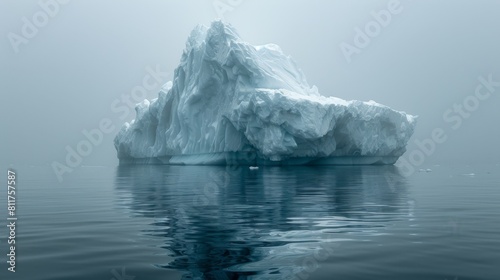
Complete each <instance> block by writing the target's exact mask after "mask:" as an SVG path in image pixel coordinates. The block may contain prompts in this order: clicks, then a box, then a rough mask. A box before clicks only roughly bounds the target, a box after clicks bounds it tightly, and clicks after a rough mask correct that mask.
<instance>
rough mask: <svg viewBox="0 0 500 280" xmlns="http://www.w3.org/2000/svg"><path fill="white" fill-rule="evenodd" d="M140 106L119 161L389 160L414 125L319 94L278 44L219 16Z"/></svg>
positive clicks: (367, 105)
mask: <svg viewBox="0 0 500 280" xmlns="http://www.w3.org/2000/svg"><path fill="white" fill-rule="evenodd" d="M136 112H137V118H136V119H135V120H134V121H132V122H131V123H130V124H129V123H125V125H124V126H123V127H122V129H121V130H120V132H119V133H118V135H117V136H116V138H115V147H116V150H117V153H118V158H119V159H120V161H121V162H141V161H143V162H150V163H152V162H158V163H165V164H231V163H238V164H307V163H310V164H357V163H359V164H376V163H379V164H390V163H394V162H395V161H396V160H397V158H398V157H399V156H401V155H402V154H403V153H404V152H405V147H406V144H407V142H408V140H409V138H410V137H411V135H412V134H413V131H414V128H415V124H416V121H415V120H416V118H415V117H414V116H411V115H408V114H406V113H403V112H398V111H395V110H392V109H390V108H389V107H386V106H383V105H380V104H377V103H375V102H373V101H370V102H361V101H344V100H341V99H338V98H334V97H324V96H321V95H319V93H318V91H317V88H316V87H310V86H309V85H308V83H307V81H306V78H305V77H304V74H303V73H302V72H301V71H300V69H299V68H298V67H297V66H296V64H295V62H294V61H293V60H292V59H291V58H290V57H289V56H287V55H285V54H283V52H282V51H281V50H280V48H279V47H278V46H276V45H264V46H252V45H250V44H248V43H246V42H243V41H242V40H241V39H240V37H239V36H238V34H237V33H236V31H235V30H234V29H233V28H232V27H231V26H229V25H227V24H225V23H223V22H220V21H215V22H213V23H212V24H211V26H210V28H206V27H204V26H198V27H197V28H195V29H194V30H193V31H192V33H191V35H190V36H189V39H188V41H187V45H186V49H185V51H184V53H183V55H182V58H181V62H180V65H179V66H178V67H177V69H176V70H175V74H174V80H173V82H169V83H167V84H166V85H165V86H164V87H163V89H162V90H161V91H160V93H159V94H158V98H157V99H154V100H151V101H148V100H144V101H143V102H142V103H140V104H138V105H137V107H136Z"/></svg>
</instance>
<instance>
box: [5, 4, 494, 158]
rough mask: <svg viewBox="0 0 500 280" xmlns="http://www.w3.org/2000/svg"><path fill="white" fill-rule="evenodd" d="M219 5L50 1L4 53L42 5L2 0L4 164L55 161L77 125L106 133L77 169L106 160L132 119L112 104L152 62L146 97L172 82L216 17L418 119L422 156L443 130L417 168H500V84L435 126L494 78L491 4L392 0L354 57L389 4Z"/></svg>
mask: <svg viewBox="0 0 500 280" xmlns="http://www.w3.org/2000/svg"><path fill="white" fill-rule="evenodd" d="M49 2H50V1H49ZM61 2H63V1H61ZM215 2H217V1H213V0H203V1H202V0H197V1H195V0H190V1H186V0H178V1H123V0H113V1H97V0H91V1H89V0H85V1H76V0H73V1H69V3H67V4H64V5H63V4H59V11H56V12H54V13H53V15H52V16H49V17H48V20H47V21H46V23H45V25H44V26H41V27H39V28H37V29H38V30H37V31H36V32H34V35H33V34H29V35H30V36H32V38H24V40H25V41H23V42H22V43H19V42H20V41H19V37H15V38H17V39H18V41H16V42H17V45H16V46H15V47H13V44H11V41H12V38H13V37H12V36H15V35H9V34H12V33H14V34H16V35H17V36H23V35H22V34H23V33H22V31H23V26H24V25H25V24H26V21H25V20H24V19H23V18H24V17H25V18H26V19H27V20H28V21H29V22H31V23H33V20H34V19H33V17H34V15H36V16H39V17H40V18H39V19H38V20H42V21H43V15H41V14H40V12H42V13H43V11H44V10H43V9H42V7H41V6H39V4H38V1H15V0H3V1H1V2H0V23H1V24H0V35H1V36H2V38H3V39H2V40H0V50H1V53H0V56H1V57H0V62H1V64H0V81H1V82H0V87H1V104H2V109H1V110H0V112H1V127H0V129H1V133H0V134H1V141H2V142H1V148H0V149H1V150H0V156H1V159H2V160H1V161H2V165H4V164H5V165H8V164H14V166H15V165H23V164H27V165H31V164H32V165H39V164H46V165H49V164H51V163H52V162H54V161H59V162H61V163H64V161H65V155H66V153H67V152H66V150H65V147H66V146H68V145H69V146H71V147H75V146H76V145H77V143H78V142H79V141H81V140H83V139H85V136H84V135H83V134H82V130H84V129H86V130H92V129H96V128H98V127H99V122H100V121H101V120H102V119H110V120H111V121H112V126H113V127H114V130H113V131H112V132H110V133H107V134H105V135H104V139H103V141H102V143H100V144H99V145H97V146H94V147H93V150H92V152H91V153H90V155H89V156H87V157H85V158H84V159H83V163H82V164H83V165H106V166H114V165H116V164H117V163H118V161H117V159H116V153H115V150H114V147H113V138H114V136H115V134H116V132H117V131H118V129H119V127H120V126H121V125H122V123H123V122H124V120H127V121H129V120H131V119H132V118H133V117H134V114H133V113H130V114H126V112H125V110H124V109H123V110H121V111H120V112H116V110H113V109H112V106H113V105H114V106H115V107H117V106H125V105H124V104H126V103H125V101H123V100H122V97H123V96H128V97H130V94H131V91H132V89H133V88H134V87H136V86H141V85H142V84H143V78H144V77H145V76H147V75H150V74H148V70H146V69H147V68H148V67H150V68H151V69H156V68H159V69H160V72H168V74H165V73H163V74H158V75H157V78H158V80H160V82H158V83H155V86H154V89H151V90H148V98H154V97H155V96H156V95H157V91H158V88H160V86H161V84H163V83H164V82H167V81H168V80H169V79H171V78H172V73H173V70H174V69H175V67H176V66H177V64H178V62H179V60H180V56H181V54H182V50H183V48H184V46H185V40H186V39H187V36H188V35H189V32H190V31H191V29H192V28H194V27H195V26H196V25H197V24H205V25H208V24H210V22H211V21H212V20H214V19H216V18H217V17H218V16H220V15H221V13H222V16H224V19H225V20H226V21H228V22H230V23H231V24H233V26H234V27H235V28H236V29H237V30H238V32H239V34H240V35H241V36H242V37H243V39H244V40H246V41H248V42H250V43H252V44H256V45H258V44H265V43H275V44H278V45H279V46H281V48H282V50H283V51H284V52H285V53H287V54H289V55H291V56H292V57H293V58H294V59H295V60H296V61H297V63H298V65H299V66H300V67H301V68H302V70H303V71H304V73H305V75H306V76H307V78H308V81H309V83H310V84H311V85H317V86H318V88H319V91H320V93H321V94H323V95H330V96H337V97H340V98H344V99H349V100H351V99H359V100H365V101H367V100H375V101H377V102H379V103H382V104H385V105H388V106H391V107H393V108H394V109H397V110H402V111H406V112H408V113H411V114H414V115H419V116H420V118H419V123H418V126H417V131H416V133H415V135H414V137H413V139H412V140H411V142H410V145H409V146H408V151H409V152H411V151H412V150H414V149H418V147H417V146H416V145H415V144H414V141H415V140H418V139H420V140H422V139H425V138H429V137H430V136H431V134H432V131H433V130H434V129H435V128H442V129H443V130H444V131H445V133H446V136H447V140H446V142H445V143H443V144H438V145H437V147H436V151H435V153H432V154H431V155H430V156H428V157H426V163H425V164H424V165H427V164H431V163H433V164H434V163H441V162H443V163H444V162H451V161H453V162H462V163H476V162H488V163H498V162H500V148H499V147H498V143H500V131H499V124H500V111H499V109H498V108H499V107H500V106H499V105H500V87H497V90H496V92H494V93H492V94H491V95H490V96H489V97H487V98H484V100H479V103H478V104H473V103H470V104H469V108H471V107H470V106H472V105H477V107H478V108H477V109H475V110H473V111H471V112H467V111H466V112H465V113H467V114H466V116H467V117H465V116H460V115H458V114H457V113H455V112H453V111H452V112H451V113H449V114H448V121H446V120H445V119H443V114H444V113H445V112H447V110H449V109H451V110H454V104H462V103H463V102H464V100H469V101H471V100H472V101H473V98H471V96H473V95H474V94H475V91H476V88H477V87H478V85H480V82H479V80H478V78H479V77H480V76H483V77H485V79H487V78H488V76H489V75H490V74H491V75H492V78H493V80H494V81H498V82H500V17H499V16H498V12H499V11H500V1H459V0H441V1H431V0H429V1H401V4H400V6H399V7H398V11H399V12H398V13H397V14H392V16H391V20H390V21H389V22H388V23H387V24H386V26H385V27H381V28H380V30H379V31H378V32H377V34H375V35H374V36H373V38H371V39H370V42H368V43H367V44H366V46H363V48H358V51H357V53H355V54H353V55H351V56H349V58H350V59H351V61H350V63H349V62H348V59H346V56H345V55H344V53H343V51H342V49H341V48H340V45H341V44H342V43H345V44H349V45H351V46H353V47H355V46H356V45H355V36H356V31H355V30H356V28H360V29H365V27H366V25H367V24H369V23H370V21H372V20H374V16H373V15H372V11H375V12H379V11H381V10H383V9H386V10H387V9H388V3H390V2H391V1H386V0H384V1H373V0H371V1H350V0H343V1H331V0H328V1H327V0H324V1H319V0H318V1H311V0H307V1H305V0H303V1H301V0H297V1H289V0H279V1H278V0H276V1H265V0H241V1H236V0H232V1H228V0H221V1H220V2H221V3H235V7H231V9H227V10H225V11H224V10H219V12H217V10H216V9H215V8H214V3H215ZM239 2H241V3H239ZM220 7H223V6H220ZM52 8H53V9H54V7H52ZM226 8H227V6H226ZM365 43H366V42H365ZM345 44H344V46H345ZM16 48H17V50H18V52H17V53H16V52H15V49H16ZM482 90H483V92H482V93H483V94H485V92H484V90H487V88H486V87H483V88H482ZM467 98H468V99H467ZM476 100H477V99H476ZM458 116H460V117H458ZM457 117H458V119H457ZM451 120H453V121H451ZM459 121H462V122H461V123H460V125H459V123H458V122H459ZM453 127H455V128H456V129H453Z"/></svg>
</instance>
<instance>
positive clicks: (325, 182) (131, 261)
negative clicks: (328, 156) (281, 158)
mask: <svg viewBox="0 0 500 280" xmlns="http://www.w3.org/2000/svg"><path fill="white" fill-rule="evenodd" d="M431 168H432V169H433V172H429V173H427V172H421V173H415V174H413V175H412V176H409V177H404V176H402V175H400V173H399V172H398V169H397V168H396V167H392V166H379V167H289V168H282V167H262V168H260V169H259V170H249V169H248V168H239V169H238V168H227V167H182V166H122V167H116V168H107V167H81V168H79V169H77V170H75V171H74V172H73V173H71V174H69V175H68V176H66V177H65V181H64V182H62V183H59V182H58V181H57V179H56V177H55V176H54V175H53V173H52V171H51V170H50V168H45V167H19V168H18V169H17V172H18V182H17V184H18V194H17V199H18V217H19V220H18V227H17V231H18V233H17V248H18V251H17V265H16V270H17V272H16V273H10V272H7V265H6V254H7V245H6V240H7V230H5V226H2V227H3V228H4V230H1V231H0V247H1V252H2V254H1V256H0V260H1V262H2V265H1V270H0V279H2V280H3V279H27V280H28V279H29V280H31V279H40V280H43V279H65V280H66V279H102V280H110V279H111V280H133V279H135V280H141V279H221V280H226V279H385V280H387V279H398V280H401V279H442V280H444V279H450V280H456V279H460V280H463V279H492V280H493V279H495V280H497V279H500V238H499V237H500V215H499V214H500V166H499V165H492V166H484V167H480V166H461V167H460V166H459V167H449V166H431ZM2 172H3V171H2ZM470 173H475V175H470ZM466 174H469V175H466ZM2 176H3V177H2V180H3V181H5V180H4V179H5V178H4V177H5V174H4V175H2ZM5 189H6V188H2V190H3V191H2V193H1V194H0V199H1V201H2V203H1V205H2V211H1V213H2V216H3V217H5V216H6V215H5V210H4V209H5V208H6V207H5V203H4V202H5V201H6V190H5ZM2 220H3V221H4V222H2V223H4V224H6V223H7V222H6V220H5V218H2Z"/></svg>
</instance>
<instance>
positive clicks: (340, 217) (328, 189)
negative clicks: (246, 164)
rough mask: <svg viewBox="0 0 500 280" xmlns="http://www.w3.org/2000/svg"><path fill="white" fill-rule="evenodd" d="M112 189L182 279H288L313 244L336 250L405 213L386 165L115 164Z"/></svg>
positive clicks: (401, 192) (402, 193)
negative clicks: (147, 223) (147, 224)
mask: <svg viewBox="0 0 500 280" xmlns="http://www.w3.org/2000/svg"><path fill="white" fill-rule="evenodd" d="M116 188H117V190H118V191H119V192H120V195H121V196H124V197H125V196H127V197H128V198H129V199H128V200H125V201H127V202H126V204H127V206H128V207H130V208H131V209H132V210H133V212H134V213H136V214H138V215H143V216H145V217H154V218H155V220H156V222H155V223H154V224H152V228H151V229H149V230H148V231H146V232H145V233H146V234H150V235H154V236H161V237H164V238H165V243H164V244H162V247H164V248H165V249H167V250H168V251H169V252H170V255H171V256H172V257H174V258H175V260H174V261H172V262H171V263H169V264H167V265H165V266H164V267H166V268H172V269H177V270H185V271H187V272H188V273H187V274H186V276H185V277H186V278H185V279H192V278H194V279H234V278H233V277H236V276H237V275H238V276H242V275H246V276H250V275H254V277H255V278H257V279H261V278H265V279H283V278H285V277H291V276H292V275H296V274H297V273H299V272H300V270H301V267H300V265H301V259H303V258H305V257H307V256H310V255H313V254H314V253H315V251H316V250H319V248H320V245H321V246H322V247H323V248H325V246H326V247H329V248H338V249H335V251H336V252H339V253H341V252H342V250H348V246H344V245H342V246H340V247H339V244H345V242H347V241H357V240H367V239H370V238H374V237H375V236H377V235H383V234H385V233H384V228H385V227H387V226H388V224H390V223H392V222H394V221H397V220H401V219H404V218H407V217H408V215H409V211H411V207H409V206H411V205H409V204H408V202H407V201H408V199H407V192H406V186H405V181H404V178H403V177H401V176H400V175H399V173H398V172H397V168H396V167H394V166H372V167H370V166H352V167H335V168H332V167H325V168H323V167H293V168H292V167H291V168H283V167H267V168H261V169H259V170H257V171H255V170H249V169H247V168H235V169H231V168H230V167H218V166H120V167H118V170H117V178H116ZM286 275H288V276H286Z"/></svg>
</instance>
